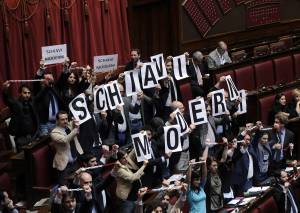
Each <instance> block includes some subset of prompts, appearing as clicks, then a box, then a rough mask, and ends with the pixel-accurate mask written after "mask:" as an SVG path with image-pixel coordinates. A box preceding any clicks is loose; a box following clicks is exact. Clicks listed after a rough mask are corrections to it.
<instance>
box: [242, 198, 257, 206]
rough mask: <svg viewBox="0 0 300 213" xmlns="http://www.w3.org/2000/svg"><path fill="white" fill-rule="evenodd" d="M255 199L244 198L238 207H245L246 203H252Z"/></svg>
mask: <svg viewBox="0 0 300 213" xmlns="http://www.w3.org/2000/svg"><path fill="white" fill-rule="evenodd" d="M255 199H256V197H246V198H244V199H243V200H242V202H240V203H239V204H238V205H239V206H244V205H247V204H248V203H250V202H252V201H253V200H255Z"/></svg>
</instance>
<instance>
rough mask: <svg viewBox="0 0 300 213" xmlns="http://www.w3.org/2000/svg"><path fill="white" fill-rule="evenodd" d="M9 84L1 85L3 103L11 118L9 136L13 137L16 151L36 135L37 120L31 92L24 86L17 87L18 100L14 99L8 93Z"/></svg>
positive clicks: (7, 82)
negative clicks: (7, 108)
mask: <svg viewBox="0 0 300 213" xmlns="http://www.w3.org/2000/svg"><path fill="white" fill-rule="evenodd" d="M9 87H10V82H9V81H6V82H5V83H4V84H3V101H4V103H5V104H6V105H7V106H8V107H9V109H10V111H11V113H12V116H11V120H10V123H9V134H11V135H14V136H15V142H16V146H17V150H18V151H20V149H21V148H22V146H24V145H27V144H29V143H31V142H32V140H33V139H34V137H35V136H37V133H38V124H39V119H38V115H37V113H36V109H35V107H34V106H35V105H34V100H33V99H32V98H31V91H30V89H29V87H27V86H26V85H21V86H20V87H19V98H18V99H14V98H13V97H12V96H11V95H10V93H9Z"/></svg>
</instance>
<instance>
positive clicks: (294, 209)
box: [287, 189, 298, 213]
mask: <svg viewBox="0 0 300 213" xmlns="http://www.w3.org/2000/svg"><path fill="white" fill-rule="evenodd" d="M287 197H288V199H289V201H290V204H291V213H298V207H297V205H296V203H295V200H294V198H293V195H292V193H291V191H290V190H289V189H288V190H287Z"/></svg>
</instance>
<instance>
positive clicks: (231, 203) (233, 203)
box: [227, 198, 243, 205]
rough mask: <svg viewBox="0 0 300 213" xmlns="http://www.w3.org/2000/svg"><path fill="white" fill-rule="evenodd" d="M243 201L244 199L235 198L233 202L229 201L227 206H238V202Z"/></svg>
mask: <svg viewBox="0 0 300 213" xmlns="http://www.w3.org/2000/svg"><path fill="white" fill-rule="evenodd" d="M241 199H243V198H234V199H232V200H231V201H229V202H228V203H227V204H228V205H236V204H237V203H238V202H240V201H241Z"/></svg>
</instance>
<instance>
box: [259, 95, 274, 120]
mask: <svg viewBox="0 0 300 213" xmlns="http://www.w3.org/2000/svg"><path fill="white" fill-rule="evenodd" d="M274 99H275V95H271V96H267V97H264V98H261V99H259V113H260V114H259V118H260V120H261V121H262V122H263V124H268V118H269V113H270V109H271V107H272V105H273V103H274Z"/></svg>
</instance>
